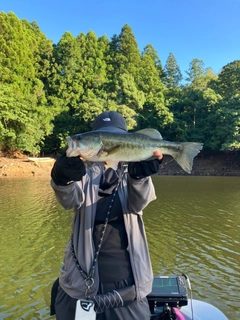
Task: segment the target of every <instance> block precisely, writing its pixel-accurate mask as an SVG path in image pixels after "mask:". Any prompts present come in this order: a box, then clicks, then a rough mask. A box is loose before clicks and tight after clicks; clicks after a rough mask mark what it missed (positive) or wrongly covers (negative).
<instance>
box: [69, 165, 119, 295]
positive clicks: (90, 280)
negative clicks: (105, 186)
mask: <svg viewBox="0 0 240 320" xmlns="http://www.w3.org/2000/svg"><path fill="white" fill-rule="evenodd" d="M123 172H124V166H123V168H122V170H121V173H120V175H119V180H118V183H117V186H116V188H115V190H114V192H113V194H112V198H111V200H110V203H109V206H108V209H107V214H106V219H105V223H104V225H103V228H102V231H101V236H100V239H99V242H98V245H97V248H96V251H95V255H94V258H93V263H92V268H91V270H90V272H89V274H87V273H86V272H85V271H84V270H83V269H82V268H81V266H80V263H79V262H78V259H77V257H76V254H75V251H74V245H73V234H72V235H71V252H72V256H73V260H74V262H75V264H76V267H77V268H78V270H79V272H80V274H81V276H82V277H83V279H84V283H85V285H86V287H87V288H86V292H85V296H86V298H87V299H90V295H91V287H92V286H93V285H94V275H95V269H96V264H97V259H98V256H99V253H100V250H101V247H102V243H103V237H104V234H105V231H106V228H107V224H108V220H109V216H110V213H111V209H112V205H113V202H114V200H115V197H116V194H117V190H118V187H119V185H120V182H121V180H122V176H123Z"/></svg>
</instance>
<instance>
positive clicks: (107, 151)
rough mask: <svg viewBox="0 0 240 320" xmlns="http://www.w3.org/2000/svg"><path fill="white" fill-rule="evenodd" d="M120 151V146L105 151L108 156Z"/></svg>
mask: <svg viewBox="0 0 240 320" xmlns="http://www.w3.org/2000/svg"><path fill="white" fill-rule="evenodd" d="M119 150H120V146H115V147H113V148H111V149H104V151H105V152H106V153H107V155H113V154H115V153H117V152H118V151H119Z"/></svg>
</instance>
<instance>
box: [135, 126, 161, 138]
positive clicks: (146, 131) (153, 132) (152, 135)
mask: <svg viewBox="0 0 240 320" xmlns="http://www.w3.org/2000/svg"><path fill="white" fill-rule="evenodd" d="M135 133H140V134H143V135H145V136H148V137H150V138H153V139H160V140H162V135H161V133H160V132H159V131H158V130H156V129H151V128H147V129H142V130H139V131H136V132H135Z"/></svg>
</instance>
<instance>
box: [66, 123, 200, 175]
mask: <svg viewBox="0 0 240 320" xmlns="http://www.w3.org/2000/svg"><path fill="white" fill-rule="evenodd" d="M202 147H203V144H202V143H199V142H170V141H166V140H163V139H162V136H161V134H160V132H159V131H157V130H155V129H143V130H140V131H137V132H134V133H129V132H126V133H111V132H106V131H91V132H85V133H81V134H76V135H74V136H73V137H71V138H69V139H68V149H67V151H66V155H67V157H76V156H81V157H82V158H83V159H86V160H88V161H91V162H106V163H107V164H108V165H109V166H110V167H112V168H114V169H116V168H117V163H118V162H119V161H124V162H136V161H142V160H147V159H149V158H152V157H153V153H154V151H156V150H160V151H161V152H162V154H165V155H170V156H172V157H173V158H174V159H175V160H176V162H177V163H178V164H179V165H180V166H181V167H182V169H183V170H185V171H186V172H187V173H191V171H192V165H193V159H194V157H195V156H196V155H197V154H198V153H199V152H200V150H202Z"/></svg>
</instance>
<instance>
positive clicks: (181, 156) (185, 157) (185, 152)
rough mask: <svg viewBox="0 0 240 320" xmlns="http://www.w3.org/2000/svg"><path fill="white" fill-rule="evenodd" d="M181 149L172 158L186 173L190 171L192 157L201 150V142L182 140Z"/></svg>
mask: <svg viewBox="0 0 240 320" xmlns="http://www.w3.org/2000/svg"><path fill="white" fill-rule="evenodd" d="M181 146H182V150H181V152H179V153H178V154H177V155H175V157H174V159H175V160H176V161H177V163H178V164H179V165H180V166H181V167H182V169H183V170H184V171H186V172H187V173H191V171H192V166H193V159H194V157H195V156H196V155H197V154H198V153H199V152H200V151H201V150H202V148H203V144H202V143H199V142H182V143H181Z"/></svg>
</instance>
